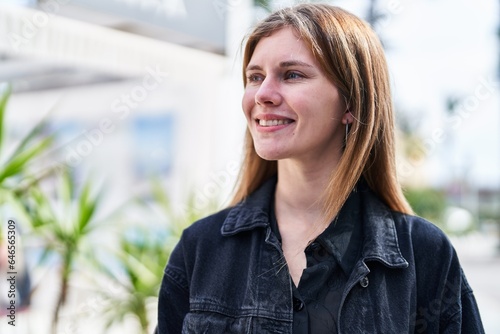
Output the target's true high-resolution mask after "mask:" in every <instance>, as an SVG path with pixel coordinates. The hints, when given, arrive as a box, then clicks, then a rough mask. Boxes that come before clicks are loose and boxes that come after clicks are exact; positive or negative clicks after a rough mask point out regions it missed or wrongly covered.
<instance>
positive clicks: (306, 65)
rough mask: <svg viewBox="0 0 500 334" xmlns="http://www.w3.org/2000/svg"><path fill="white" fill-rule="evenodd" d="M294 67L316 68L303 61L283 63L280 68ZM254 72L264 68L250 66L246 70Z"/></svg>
mask: <svg viewBox="0 0 500 334" xmlns="http://www.w3.org/2000/svg"><path fill="white" fill-rule="evenodd" d="M293 66H302V67H314V66H313V65H311V64H308V63H306V62H303V61H300V60H287V61H282V62H281V63H280V65H279V67H293ZM252 70H262V67H260V66H259V65H251V64H249V65H248V66H247V68H246V71H252Z"/></svg>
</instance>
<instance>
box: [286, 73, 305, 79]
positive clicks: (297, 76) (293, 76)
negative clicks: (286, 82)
mask: <svg viewBox="0 0 500 334" xmlns="http://www.w3.org/2000/svg"><path fill="white" fill-rule="evenodd" d="M303 77H304V76H303V75H302V74H300V73H298V72H287V73H286V74H285V79H292V80H293V79H302V78H303Z"/></svg>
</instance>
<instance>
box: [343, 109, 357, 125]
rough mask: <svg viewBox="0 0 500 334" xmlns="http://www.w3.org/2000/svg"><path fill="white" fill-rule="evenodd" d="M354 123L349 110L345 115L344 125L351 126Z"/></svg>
mask: <svg viewBox="0 0 500 334" xmlns="http://www.w3.org/2000/svg"><path fill="white" fill-rule="evenodd" d="M353 121H354V116H353V115H352V113H351V111H350V110H349V109H347V110H346V111H345V113H344V116H342V124H351V123H352V122H353Z"/></svg>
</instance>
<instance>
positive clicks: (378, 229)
mask: <svg viewBox="0 0 500 334" xmlns="http://www.w3.org/2000/svg"><path fill="white" fill-rule="evenodd" d="M276 182H277V178H276V177H272V178H270V179H269V180H267V181H266V182H264V184H263V185H262V186H261V187H260V188H259V189H257V190H256V191H255V192H254V193H252V194H251V195H250V196H248V197H247V198H246V199H245V200H243V201H242V202H240V203H238V204H237V205H236V206H235V207H233V208H232V209H231V210H230V211H229V213H228V215H227V217H226V219H225V221H224V223H223V224H222V228H221V233H222V235H223V236H232V235H236V234H238V233H240V232H244V231H249V230H253V229H255V228H259V227H268V226H270V217H269V212H270V205H272V203H273V199H274V191H275V188H276ZM353 196H354V197H359V200H357V201H356V202H357V203H358V205H356V206H357V208H353V207H352V206H351V205H344V206H343V207H342V209H341V211H340V214H339V217H342V216H345V215H348V216H351V214H350V213H348V212H346V211H347V210H353V209H354V210H356V209H357V210H360V212H361V215H355V216H358V217H360V218H361V221H362V223H363V237H364V238H363V245H362V253H361V257H362V259H363V260H364V261H379V262H381V263H383V264H384V265H386V266H388V267H393V268H406V267H408V262H407V261H406V260H405V258H404V257H403V255H402V254H401V251H400V248H399V242H398V237H397V234H396V227H395V223H394V218H393V216H392V212H391V211H390V210H389V208H388V207H387V206H386V205H385V204H384V203H383V202H382V201H381V200H380V199H379V198H378V197H377V196H376V195H375V194H374V193H373V192H372V191H371V190H370V188H369V187H368V185H367V184H366V182H365V181H364V180H360V182H358V185H357V186H356V188H355V190H353V193H352V194H351V196H350V197H349V200H348V201H350V200H351V199H352V197H353Z"/></svg>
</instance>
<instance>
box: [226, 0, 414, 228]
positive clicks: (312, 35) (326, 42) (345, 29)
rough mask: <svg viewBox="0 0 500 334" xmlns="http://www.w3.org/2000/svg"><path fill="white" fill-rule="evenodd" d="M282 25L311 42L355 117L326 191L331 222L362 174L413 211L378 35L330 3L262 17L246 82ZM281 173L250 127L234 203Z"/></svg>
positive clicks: (248, 52)
mask: <svg viewBox="0 0 500 334" xmlns="http://www.w3.org/2000/svg"><path fill="white" fill-rule="evenodd" d="M284 27H292V28H293V29H295V31H296V32H297V33H298V35H299V36H300V37H301V38H302V40H303V41H304V42H305V43H306V44H308V45H309V46H310V48H311V50H312V53H313V55H314V57H315V58H316V59H317V60H318V61H319V63H320V65H321V67H322V70H323V71H324V73H325V74H326V75H327V77H328V78H329V79H330V80H331V81H332V82H333V83H334V84H335V85H336V86H337V88H338V89H339V91H340V93H341V94H342V95H343V97H344V98H345V100H346V103H347V105H348V108H349V110H350V112H351V113H352V115H353V116H354V119H355V120H354V122H353V124H352V125H351V128H350V130H349V135H348V138H347V142H346V144H345V148H344V152H343V154H342V157H341V159H340V161H339V164H338V166H337V168H336V169H335V170H332V173H331V176H330V181H329V184H328V186H327V188H326V193H325V194H324V196H323V198H324V203H323V205H324V219H325V223H326V222H327V221H328V223H329V222H330V220H331V219H332V218H333V217H334V216H335V215H336V214H337V213H338V212H339V210H340V208H341V207H342V205H343V204H344V202H345V201H346V200H347V197H348V196H349V194H350V193H351V191H352V190H353V188H354V186H355V185H356V183H357V181H358V180H359V179H360V177H361V176H363V177H364V178H365V179H366V181H367V183H368V185H369V187H370V188H371V189H372V190H373V191H374V192H375V193H376V194H377V195H378V196H379V197H380V198H381V199H382V201H384V202H385V203H386V204H387V205H388V206H389V208H390V209H392V210H394V211H399V212H403V213H410V214H411V213H412V210H411V208H410V206H409V204H408V202H407V201H406V199H405V197H404V195H403V192H402V190H401V186H400V184H399V182H398V180H397V173H396V164H395V145H394V111H393V105H392V97H391V92H390V85H389V74H388V70H387V64H386V60H385V55H384V51H383V48H382V46H381V43H380V41H379V39H378V37H377V36H376V34H375V33H374V32H373V30H372V29H371V28H370V27H369V26H368V24H367V23H365V22H364V21H362V20H361V19H359V18H358V17H356V16H355V15H353V14H351V13H349V12H347V11H345V10H343V9H341V8H338V7H334V6H330V5H324V4H302V5H298V6H295V7H290V8H285V9H281V10H278V11H276V12H274V13H273V14H271V15H270V16H268V17H267V18H266V19H264V20H263V21H261V22H260V23H259V24H258V25H257V26H256V27H255V28H254V30H253V32H252V33H251V34H250V35H249V37H248V38H247V40H246V45H245V49H244V54H243V81H244V85H245V86H246V76H245V68H246V67H247V65H248V63H249V61H250V59H251V57H252V54H253V52H254V50H255V48H256V46H257V44H258V43H259V41H260V40H261V39H262V38H264V37H267V36H270V35H271V34H273V33H274V32H276V31H278V30H280V29H282V28H284ZM276 173H277V162H276V161H266V160H264V159H262V158H261V157H259V156H258V155H257V153H256V151H255V148H254V145H253V140H252V137H251V135H250V132H249V131H248V129H247V131H246V134H245V149H244V160H243V164H242V168H241V171H240V176H239V181H238V184H237V187H236V191H235V195H234V197H233V201H232V204H236V203H237V202H239V201H241V200H243V199H244V198H245V197H247V196H248V195H249V194H251V193H252V192H253V191H255V190H256V189H257V188H259V187H260V186H261V185H262V183H263V182H264V181H266V180H267V179H268V178H270V177H271V176H273V175H275V174H276Z"/></svg>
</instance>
